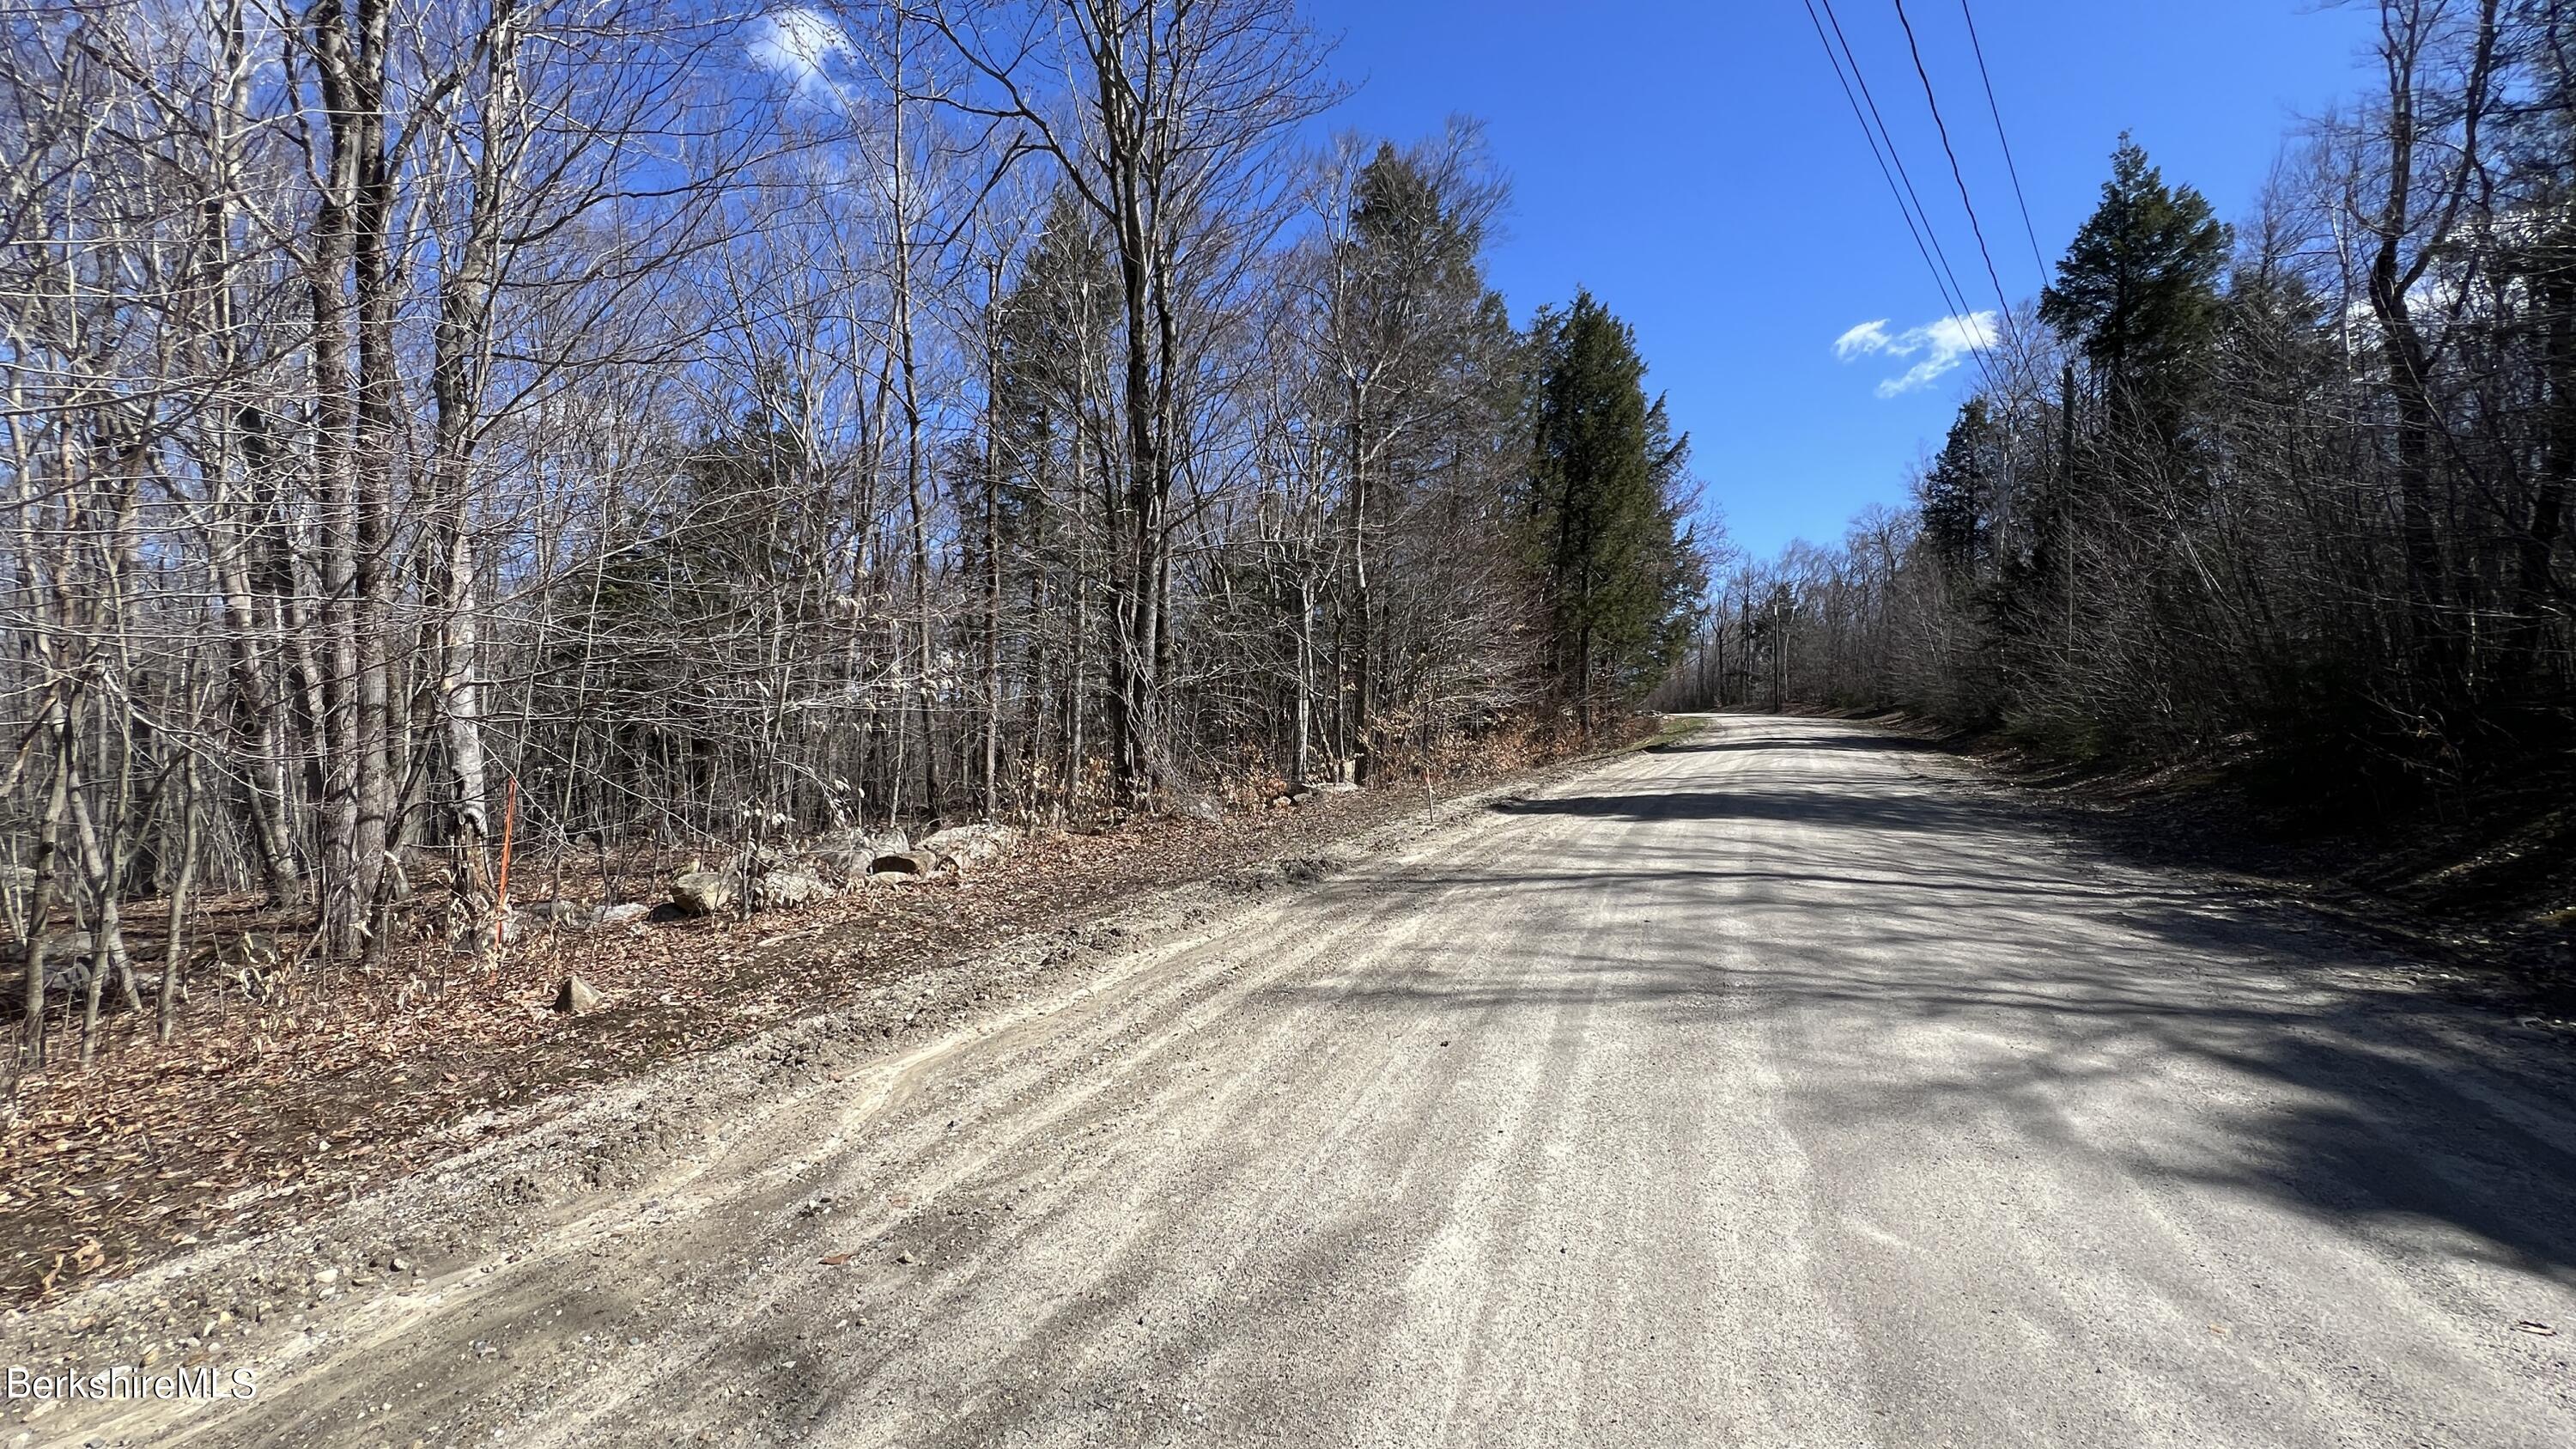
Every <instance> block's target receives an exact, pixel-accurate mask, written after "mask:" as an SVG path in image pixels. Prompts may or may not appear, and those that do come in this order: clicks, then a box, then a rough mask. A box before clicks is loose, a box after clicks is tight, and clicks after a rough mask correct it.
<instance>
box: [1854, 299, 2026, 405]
mask: <svg viewBox="0 0 2576 1449" xmlns="http://www.w3.org/2000/svg"><path fill="white" fill-rule="evenodd" d="M1994 345H1995V314H1994V312H1992V311H1991V310H1989V311H1984V312H1970V313H1968V314H1966V315H1964V316H1951V317H1943V318H1940V319H1938V320H1936V321H1932V322H1927V323H1925V324H1923V325H1922V326H1920V327H1909V328H1907V329H1906V330H1905V331H1903V332H1896V333H1891V332H1889V331H1888V330H1887V319H1886V318H1884V317H1881V318H1879V319H1878V320H1877V321H1875V322H1863V323H1862V324H1860V325H1859V326H1857V327H1855V328H1853V329H1851V330H1850V331H1849V332H1846V333H1844V334H1843V335H1842V336H1840V337H1837V338H1835V339H1834V356H1835V358H1836V359H1837V360H1839V361H1843V362H1850V361H1853V360H1854V359H1857V358H1862V357H1871V356H1879V355H1884V356H1888V357H1911V358H1917V359H1919V360H1918V361H1916V362H1915V364H1914V365H1913V366H1912V367H1909V368H1907V369H1905V371H1904V372H1902V373H1900V374H1898V375H1897V376H1895V377H1891V378H1889V379H1887V380H1886V381H1884V382H1882V383H1880V384H1879V385H1878V395H1879V396H1880V397H1898V396H1901V395H1903V394H1905V393H1909V392H1912V391H1914V390H1915V389H1917V388H1920V387H1926V386H1929V385H1930V384H1931V383H1933V382H1934V381H1936V380H1938V379H1940V378H1942V377H1944V376H1946V375H1948V374H1949V373H1950V372H1951V371H1952V370H1954V369H1956V368H1957V367H1958V366H1959V364H1961V363H1963V362H1965V361H1967V360H1968V356H1969V354H1970V353H1972V352H1974V351H1975V350H1976V349H1978V348H1981V347H1992V346H1994Z"/></svg>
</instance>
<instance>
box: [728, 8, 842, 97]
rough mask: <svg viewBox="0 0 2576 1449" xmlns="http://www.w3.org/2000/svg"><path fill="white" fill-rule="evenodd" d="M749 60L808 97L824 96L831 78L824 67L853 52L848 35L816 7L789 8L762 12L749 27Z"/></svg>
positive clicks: (828, 94) (829, 85)
mask: <svg viewBox="0 0 2576 1449" xmlns="http://www.w3.org/2000/svg"><path fill="white" fill-rule="evenodd" d="M745 49H747V50H748V51H749V52H750V55H751V59H752V63H753V64H755V65H757V66H759V67H761V68H762V69H763V70H766V71H769V72H771V73H772V74H774V75H777V76H779V77H781V78H782V79H785V80H790V81H793V82H795V83H796V89H797V91H798V92H799V93H801V94H803V95H804V96H805V97H806V98H807V99H809V100H823V99H827V98H829V97H830V96H831V94H832V93H833V85H832V80H831V77H830V75H829V74H827V73H826V72H825V70H824V67H825V66H826V65H828V64H829V63H830V62H831V61H833V60H834V59H836V58H839V57H842V56H847V55H853V54H856V51H855V50H853V48H852V47H851V45H850V37H849V36H847V35H845V34H843V33H842V31H841V27H840V26H838V25H836V24H834V23H833V22H832V19H831V17H829V16H827V15H825V14H823V13H822V12H821V11H818V10H806V9H801V8H791V9H786V10H776V11H772V12H770V13H769V14H767V15H764V16H762V17H761V18H760V19H759V21H758V22H756V23H755V24H754V25H753V26H752V28H751V41H750V43H749V44H748V45H747V46H746V47H745Z"/></svg>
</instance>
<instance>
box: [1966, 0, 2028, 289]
mask: <svg viewBox="0 0 2576 1449" xmlns="http://www.w3.org/2000/svg"><path fill="white" fill-rule="evenodd" d="M1959 18H1960V19H1962V20H1964V21H1966V22H1967V24H1968V49H1969V51H1970V52H1971V53H1973V54H1974V55H1975V56H1976V57H1977V79H1978V80H1980V81H1982V82H1983V83H1984V84H1985V87H1986V114H1988V115H1990V116H1992V117H1994V118H1995V144H1997V145H1999V146H2001V147H2002V148H2003V152H2004V174H2005V175H2006V176H2009V177H2011V178H2012V189H2013V204H2014V205H2015V206H2018V207H2020V208H2021V231H2022V235H2023V236H2026V237H2028V238H2029V239H2030V259H2031V261H2032V262H2033V263H2034V264H2036V265H2037V266H2038V268H2039V284H2040V286H2042V287H2046V286H2047V285H2048V258H2047V257H2046V256H2044V255H2042V254H2041V252H2040V249H2039V228H2037V227H2035V226H2033V225H2031V224H2030V198H2028V197H2026V196H2024V195H2023V194H2022V190H2021V168H2020V167H2019V166H2017V165H2015V164H2014V162H2013V152H2012V137H2011V136H2009V135H2007V134H2005V132H2004V111H2003V107H2002V106H1999V105H1997V104H1996V103H1995V78H1994V75H1993V73H1992V72H1990V71H1988V70H1987V69H1986V47H1985V43H1984V42H1983V41H1981V40H1979V39H1978V38H1977V17H1976V14H1975V13H1974V12H1973V11H1971V10H1969V8H1968V0H1959Z"/></svg>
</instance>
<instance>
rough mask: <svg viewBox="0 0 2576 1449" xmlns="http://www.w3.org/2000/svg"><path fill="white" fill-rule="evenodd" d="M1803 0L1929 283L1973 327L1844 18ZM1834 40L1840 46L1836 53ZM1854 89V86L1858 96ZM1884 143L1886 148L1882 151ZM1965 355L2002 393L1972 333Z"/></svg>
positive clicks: (1823, 0) (1827, 1) (1829, 2)
mask: <svg viewBox="0 0 2576 1449" xmlns="http://www.w3.org/2000/svg"><path fill="white" fill-rule="evenodd" d="M1803 3H1805V5H1806V7H1807V20H1808V23H1809V24H1811V25H1813V26H1814V27H1815V30H1816V39H1817V41H1818V43H1820V44H1822V45H1823V46H1824V48H1825V60H1826V63H1827V64H1829V65H1831V66H1832V67H1833V70H1834V79H1835V80H1836V81H1837V82H1839V83H1840V84H1841V86H1842V90H1843V100H1844V102H1845V103H1846V104H1847V105H1849V106H1850V107H1851V112H1852V118H1853V119H1854V120H1855V121H1858V122H1859V123H1860V129H1861V137H1862V139H1863V140H1865V141H1867V142H1868V144H1869V151H1870V156H1871V158H1872V159H1873V160H1875V161H1877V163H1878V171H1879V176H1880V177H1881V178H1882V179H1883V180H1885V181H1886V183H1887V188H1888V192H1889V194H1890V195H1891V196H1893V197H1894V198H1895V200H1896V209H1897V213H1898V215H1900V216H1902V217H1903V218H1904V219H1905V229H1906V232H1907V234H1908V235H1910V236H1912V237H1913V239H1914V247H1915V250H1916V252H1917V253H1919V254H1920V255H1921V256H1922V258H1923V264H1924V266H1925V268H1926V269H1928V270H1929V271H1930V272H1931V273H1932V285H1933V288H1934V289H1935V290H1936V291H1938V292H1939V293H1940V294H1941V305H1942V306H1943V307H1944V308H1945V309H1947V310H1948V311H1949V313H1950V314H1951V315H1952V316H1953V317H1957V318H1960V319H1962V320H1963V321H1966V322H1967V323H1968V324H1969V325H1970V326H1971V327H1973V326H1974V319H1973V316H1972V311H1973V309H1971V308H1970V307H1969V305H1968V294H1967V289H1966V288H1965V287H1963V286H1961V285H1960V284H1959V278H1958V273H1957V272H1956V271H1955V270H1954V269H1953V268H1952V267H1951V266H1950V258H1949V254H1948V252H1947V251H1945V250H1944V249H1943V248H1942V246H1941V237H1940V233H1939V232H1938V231H1936V230H1935V229H1934V228H1933V226H1932V214H1931V211H1930V210H1929V209H1928V208H1926V207H1925V206H1924V205H1923V197H1922V193H1921V192H1919V191H1917V190H1916V189H1915V186H1914V178H1913V176H1912V175H1911V174H1910V173H1908V172H1907V171H1906V169H1905V158H1904V157H1903V156H1902V155H1900V154H1898V152H1897V149H1896V136H1895V134H1894V133H1893V132H1891V131H1889V130H1888V128H1887V120H1886V117H1885V116H1884V115H1882V114H1881V113H1880V111H1879V109H1878V100H1877V98H1876V97H1875V96H1873V95H1872V94H1871V93H1870V89H1869V80H1868V78H1867V77H1866V76H1864V75H1862V74H1861V69H1860V57H1859V55H1858V54H1857V53H1855V52H1854V51H1853V50H1852V48H1851V40H1850V37H1848V36H1847V35H1845V34H1844V33H1843V27H1842V19H1841V17H1840V16H1837V15H1836V14H1835V13H1834V4H1833V0H1803ZM1819 4H1821V5H1822V6H1823V7H1824V13H1823V15H1822V16H1821V17H1819V16H1818V14H1817V8H1816V7H1817V6H1818V5H1819ZM1828 24H1830V25H1831V26H1832V30H1833V33H1832V35H1830V36H1828V35H1827V34H1826V26H1827V25H1828ZM1837 43H1839V45H1840V52H1839V54H1838V53H1837V50H1836V46H1837ZM1846 64H1848V65H1849V67H1850V73H1849V75H1846V74H1845V73H1844V67H1845V65H1846ZM1855 87H1857V88H1858V92H1857V94H1855V92H1854V88H1855ZM1864 106H1866V112H1865V113H1864V109H1863V108H1864ZM1873 123H1874V124H1873ZM1882 143H1883V144H1884V147H1885V149H1884V151H1882V150H1881V146H1882ZM1891 168H1892V169H1891ZM1909 198H1911V202H1912V204H1911V205H1910V206H1909V205H1908V199H1909ZM1918 215H1919V216H1920V224H1919V226H1918V224H1917V217H1918ZM1968 353H1969V356H1970V357H1971V358H1973V359H1974V360H1975V361H1976V364H1977V370H1978V372H1979V373H1981V374H1983V375H1984V377H1985V379H1986V385H1987V387H1988V388H1990V389H1992V390H1995V391H1998V392H1999V391H2001V390H2002V389H2001V386H2000V382H1999V379H1998V378H1997V376H1996V374H1995V370H1994V368H1993V366H1992V365H1991V364H1990V363H1989V362H1988V361H1987V358H1986V353H1985V348H1984V347H1981V346H1979V345H1977V343H1976V341H1975V339H1974V337H1973V336H1972V337H1971V338H1970V341H1969V347H1968Z"/></svg>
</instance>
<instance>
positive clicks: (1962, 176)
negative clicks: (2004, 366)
mask: <svg viewBox="0 0 2576 1449" xmlns="http://www.w3.org/2000/svg"><path fill="white" fill-rule="evenodd" d="M1896 23H1897V24H1898V25H1901V26H1903V27H1904V28H1905V48H1906V50H1908V51H1909V52H1911V53H1912V54H1913V56H1914V74H1915V77H1916V78H1917V79H1918V80H1920V81H1922V82H1923V104H1924V105H1926V106H1928V107H1930V108H1931V111H1932V130H1933V132H1934V133H1935V134H1937V135H1938V136H1939V137H1940V138H1941V154H1942V155H1944V156H1946V157H1948V158H1949V159H1950V180H1951V181H1952V182H1953V183H1954V184H1956V185H1957V186H1958V188H1959V206H1960V208H1961V209H1962V210H1964V211H1966V212H1967V213H1968V234H1969V235H1970V236H1972V237H1974V238H1975V239H1976V242H1977V255H1978V256H1979V257H1980V258H1983V259H1984V261H1985V264H1986V280H1987V281H1988V282H1991V283H1993V284H1994V289H1995V306H1996V307H1997V308H1998V309H1999V311H1998V313H1997V315H1999V316H2001V317H2002V318H2003V319H2004V325H2005V326H2006V327H2010V326H2011V325H2012V299H2011V298H2010V297H2008V296H2006V295H2005V294H2004V279H2003V275H2002V274H2001V273H1999V272H1997V271H1996V270H1995V254H1994V252H1993V251H1992V250H1990V249H1988V247H1987V246H1986V228H1985V224H1984V223H1983V222H1980V221H1979V220H1977V203H1976V202H1975V201H1974V200H1973V199H1971V198H1970V197H1969V195H1968V176H1967V173H1966V172H1965V171H1962V170H1961V169H1960V168H1959V152H1958V148H1956V147H1954V146H1952V145H1951V144H1950V124H1949V122H1947V121H1944V120H1942V119H1941V100H1940V97H1938V96H1936V95H1934V94H1933V93H1932V72H1931V70H1930V69H1928V68H1927V67H1925V65H1924V64H1923V47H1922V45H1921V44H1919V43H1918V42H1917V41H1916V40H1915V38H1914V22H1913V21H1912V20H1910V19H1908V18H1906V14H1905V0H1896Z"/></svg>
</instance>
